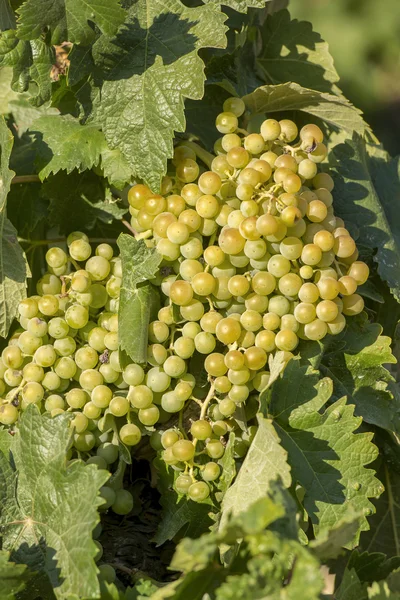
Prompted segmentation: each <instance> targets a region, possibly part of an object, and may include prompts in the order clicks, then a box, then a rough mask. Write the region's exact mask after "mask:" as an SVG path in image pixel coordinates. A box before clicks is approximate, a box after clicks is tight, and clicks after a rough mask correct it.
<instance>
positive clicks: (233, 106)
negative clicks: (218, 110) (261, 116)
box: [223, 96, 246, 117]
mask: <svg viewBox="0 0 400 600" xmlns="http://www.w3.org/2000/svg"><path fill="white" fill-rule="evenodd" d="M223 109H224V112H228V113H229V112H231V113H233V114H234V115H235V116H236V117H241V116H242V114H243V113H244V111H245V110H246V106H245V103H244V102H243V100H242V99H241V98H235V97H233V96H232V97H231V98H227V100H225V102H224V104H223Z"/></svg>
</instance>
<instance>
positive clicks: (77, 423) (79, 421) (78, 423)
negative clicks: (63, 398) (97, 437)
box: [53, 407, 89, 433]
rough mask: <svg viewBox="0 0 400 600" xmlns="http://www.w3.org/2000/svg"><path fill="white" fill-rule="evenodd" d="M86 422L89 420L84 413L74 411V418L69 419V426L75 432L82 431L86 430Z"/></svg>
mask: <svg viewBox="0 0 400 600" xmlns="http://www.w3.org/2000/svg"><path fill="white" fill-rule="evenodd" d="M60 408H62V407H60ZM53 410H54V409H53ZM88 424H89V420H88V418H87V417H86V416H85V415H84V414H82V413H79V412H75V413H74V418H73V419H72V421H71V427H73V428H74V429H75V431H76V433H83V432H84V431H86V429H87V426H88Z"/></svg>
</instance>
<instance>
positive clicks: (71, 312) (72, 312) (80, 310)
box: [65, 304, 89, 329]
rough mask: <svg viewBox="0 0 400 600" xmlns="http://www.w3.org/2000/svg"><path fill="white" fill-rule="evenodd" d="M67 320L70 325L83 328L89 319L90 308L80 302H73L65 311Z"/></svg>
mask: <svg viewBox="0 0 400 600" xmlns="http://www.w3.org/2000/svg"><path fill="white" fill-rule="evenodd" d="M65 320H66V322H67V324H68V325H69V326H70V327H73V328H74V329H81V328H82V327H84V326H85V325H86V324H87V322H88V321H89V313H88V310H87V308H85V307H84V306H81V305H80V304H72V306H70V307H69V308H68V309H67V311H66V313H65Z"/></svg>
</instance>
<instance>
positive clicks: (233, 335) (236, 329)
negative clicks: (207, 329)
mask: <svg viewBox="0 0 400 600" xmlns="http://www.w3.org/2000/svg"><path fill="white" fill-rule="evenodd" d="M241 331H242V328H241V326H240V323H238V322H237V321H236V320H235V319H232V318H230V317H226V318H224V319H221V320H220V321H219V322H218V323H217V326H216V329H215V334H216V336H217V339H218V340H219V341H220V342H222V343H223V344H233V342H236V341H237V340H238V339H239V337H240V334H241ZM207 358H210V357H207ZM206 360H207V359H206ZM210 374H211V373H210ZM224 374H225V372H224V373H221V375H224Z"/></svg>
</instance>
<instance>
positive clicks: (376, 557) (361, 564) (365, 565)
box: [347, 550, 400, 583]
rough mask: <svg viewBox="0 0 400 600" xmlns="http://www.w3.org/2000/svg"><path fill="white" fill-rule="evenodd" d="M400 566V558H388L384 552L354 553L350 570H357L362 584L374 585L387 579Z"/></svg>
mask: <svg viewBox="0 0 400 600" xmlns="http://www.w3.org/2000/svg"><path fill="white" fill-rule="evenodd" d="M399 566H400V556H394V557H393V558H387V557H386V554H383V553H382V552H372V553H369V552H361V553H360V552H359V551H358V550H354V552H352V554H351V556H350V558H349V562H348V563H347V568H348V569H355V571H356V573H357V577H358V578H359V580H360V581H361V582H367V583H372V582H373V581H380V580H382V579H387V578H388V577H389V575H390V574H391V573H392V572H393V571H395V570H396V569H398V568H399Z"/></svg>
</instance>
